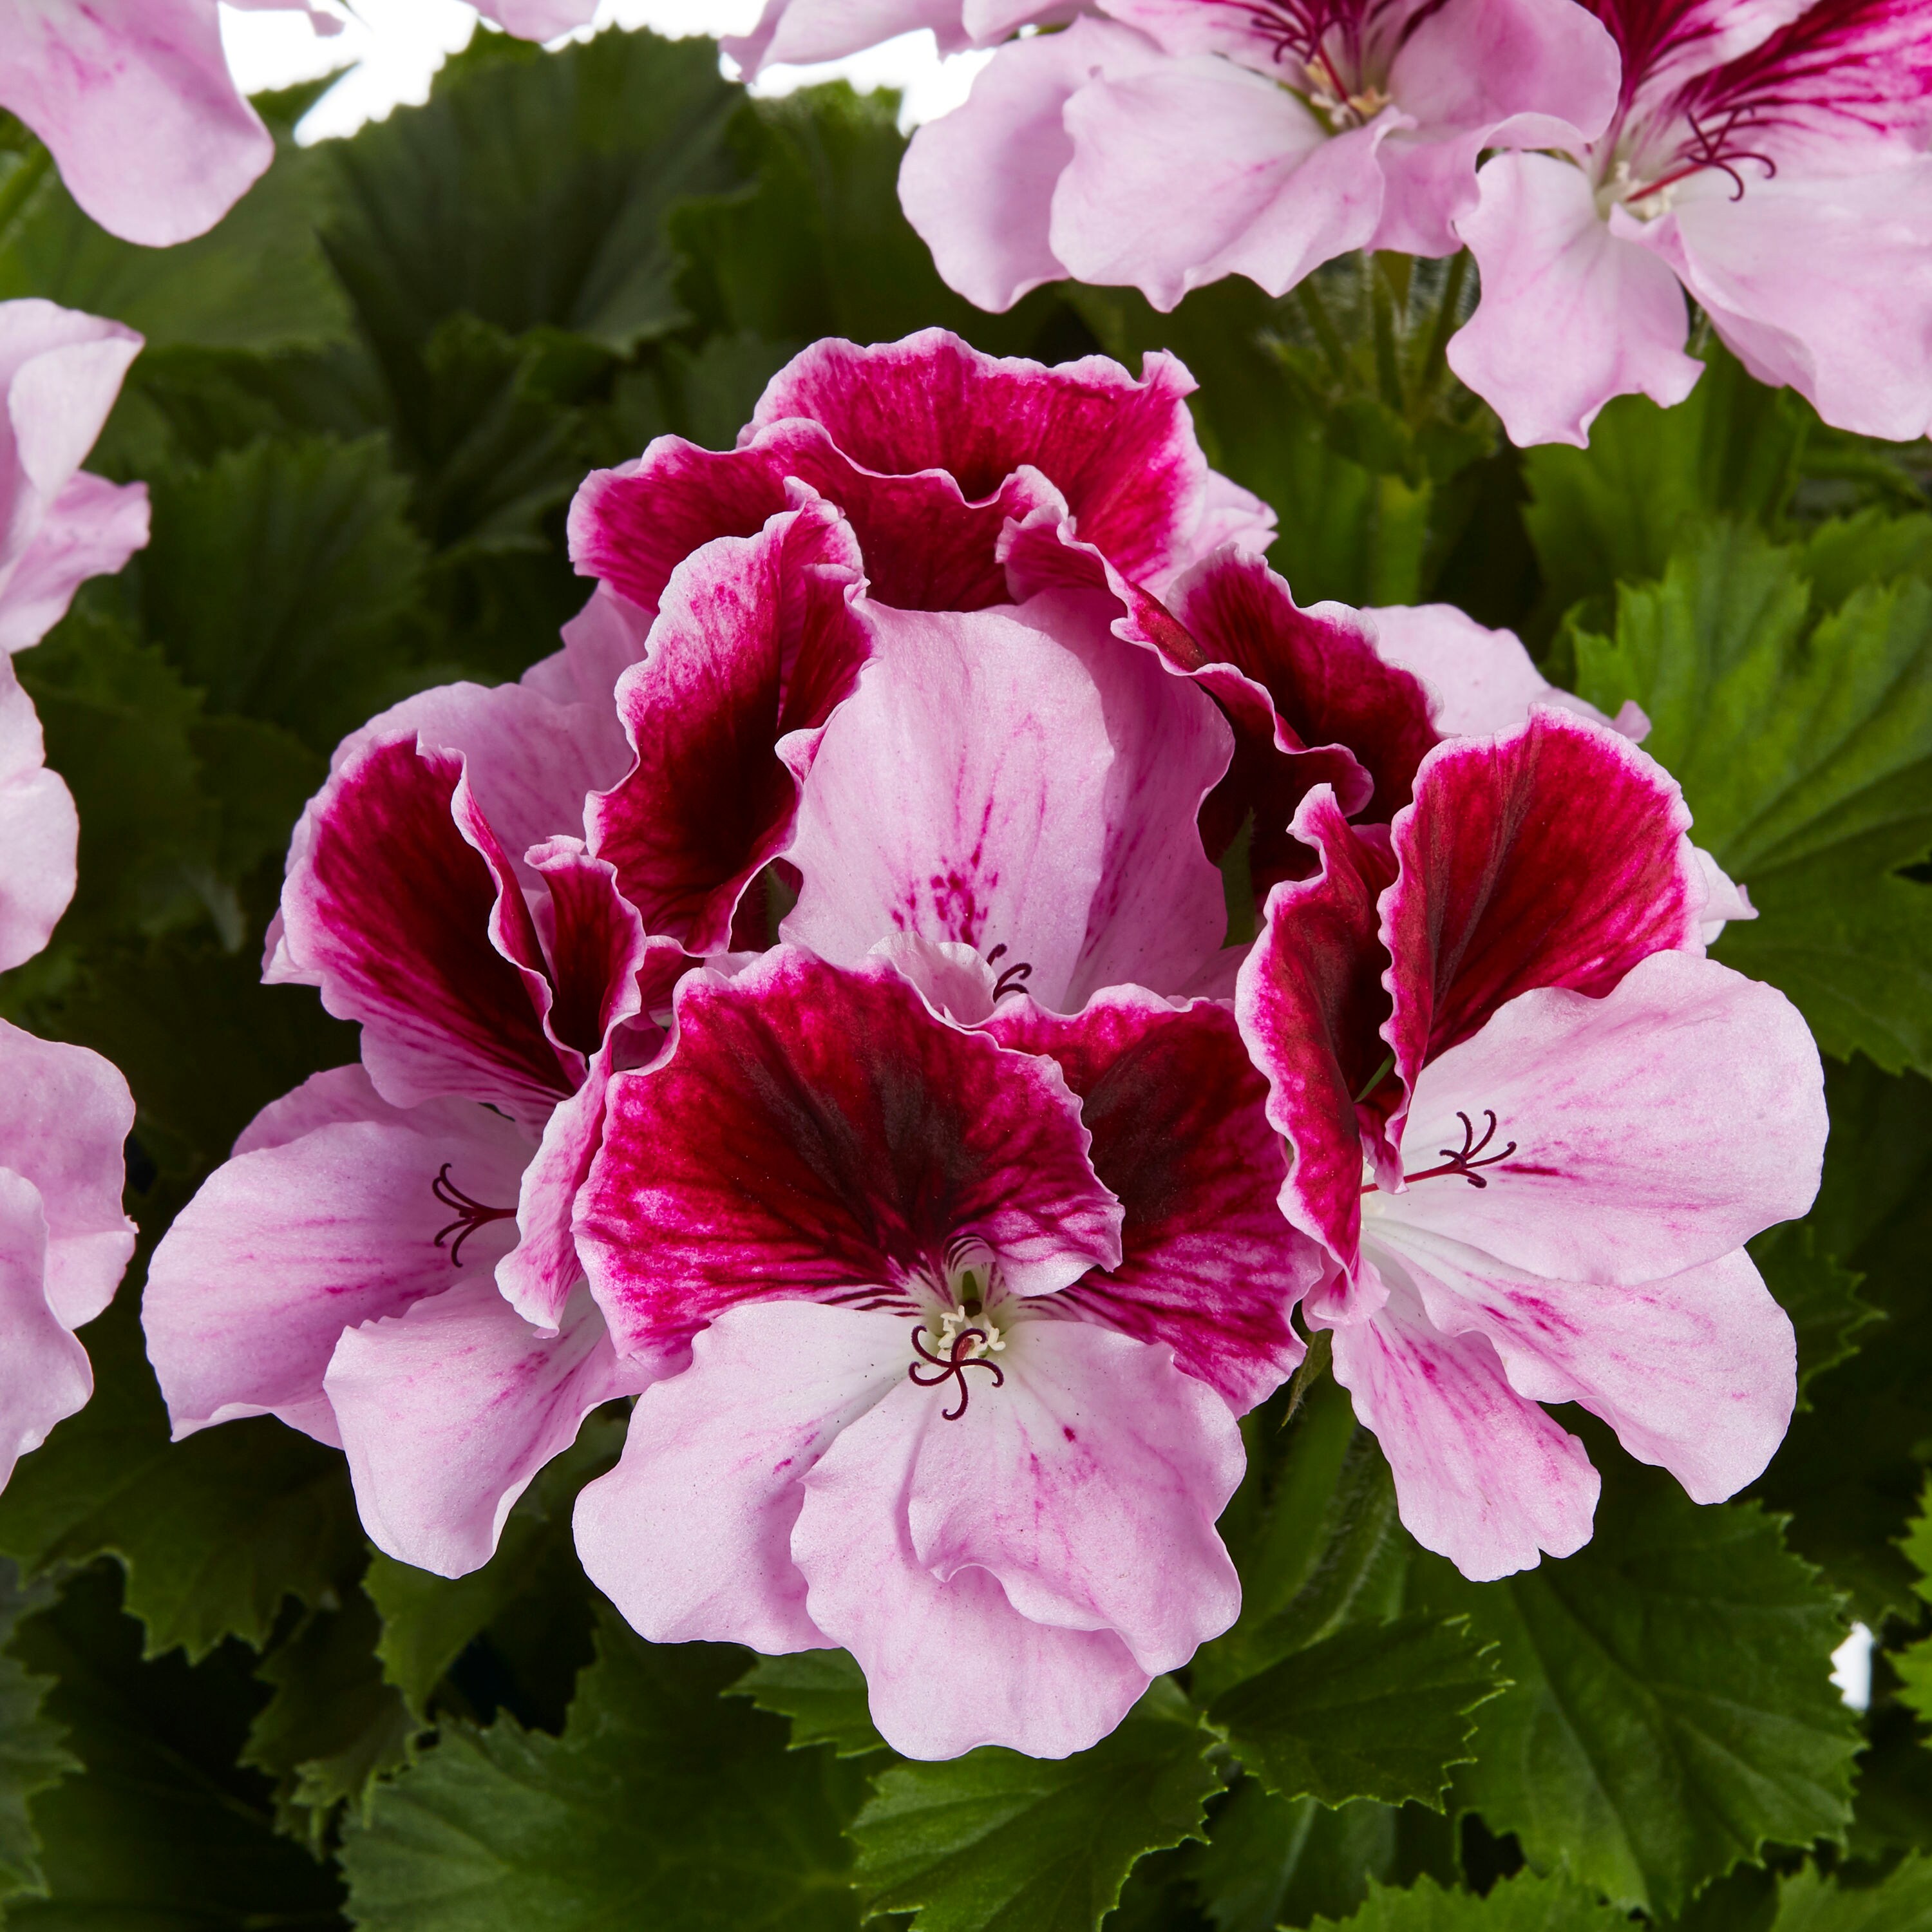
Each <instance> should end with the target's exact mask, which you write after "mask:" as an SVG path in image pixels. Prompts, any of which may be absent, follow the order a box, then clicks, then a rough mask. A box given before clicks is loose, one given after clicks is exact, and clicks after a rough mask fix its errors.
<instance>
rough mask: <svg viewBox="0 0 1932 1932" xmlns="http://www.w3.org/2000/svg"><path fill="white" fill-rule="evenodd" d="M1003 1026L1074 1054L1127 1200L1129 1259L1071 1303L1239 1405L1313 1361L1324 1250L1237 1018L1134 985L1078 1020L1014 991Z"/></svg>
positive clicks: (1080, 1083)
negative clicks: (1307, 1345) (1311, 1311)
mask: <svg viewBox="0 0 1932 1932" xmlns="http://www.w3.org/2000/svg"><path fill="white" fill-rule="evenodd" d="M988 1030H989V1031H990V1032H991V1033H992V1035H993V1037H995V1039H996V1040H999V1041H1000V1042H1001V1044H1002V1045H1003V1046H1010V1047H1013V1048H1014V1049H1017V1050H1019V1051H1020V1052H1027V1053H1043V1054H1046V1055H1049V1056H1050V1057H1051V1058H1052V1059H1053V1060H1054V1061H1055V1062H1056V1063H1057V1064H1058V1066H1059V1067H1060V1070H1061V1072H1062V1073H1064V1074H1065V1075H1066V1076H1067V1085H1069V1086H1070V1087H1071V1088H1073V1091H1074V1092H1075V1093H1076V1094H1078V1095H1079V1097H1080V1109H1081V1119H1082V1121H1083V1122H1084V1123H1085V1125H1086V1127H1087V1130H1088V1133H1091V1135H1092V1136H1093V1137H1094V1143H1093V1147H1092V1149H1091V1159H1092V1160H1093V1163H1094V1172H1095V1173H1096V1174H1097V1175H1099V1176H1100V1180H1101V1181H1102V1182H1103V1184H1104V1185H1105V1186H1106V1187H1109V1188H1110V1189H1112V1191H1113V1192H1114V1193H1115V1194H1117V1195H1118V1196H1119V1197H1120V1200H1121V1208H1122V1209H1123V1210H1124V1214H1125V1217H1126V1218H1125V1219H1124V1221H1123V1222H1122V1223H1121V1264H1120V1265H1119V1266H1118V1268H1111V1269H1097V1270H1095V1271H1094V1272H1093V1273H1092V1274H1088V1275H1087V1276H1085V1277H1083V1278H1082V1280H1080V1281H1079V1283H1076V1285H1075V1286H1073V1287H1072V1288H1070V1289H1066V1290H1064V1291H1063V1292H1062V1293H1061V1295H1059V1296H1058V1297H1056V1298H1055V1300H1056V1302H1057V1303H1059V1302H1064V1303H1065V1304H1067V1305H1068V1306H1069V1307H1071V1308H1073V1309H1076V1310H1078V1311H1079V1314H1080V1315H1081V1316H1082V1317H1084V1318H1086V1319H1094V1320H1098V1321H1100V1322H1105V1323H1106V1324H1107V1325H1109V1327H1111V1328H1118V1330H1120V1331H1121V1333H1122V1334H1126V1335H1130V1336H1133V1337H1135V1338H1136V1340H1139V1341H1142V1342H1154V1343H1166V1345H1167V1346H1169V1347H1170V1348H1171V1349H1172V1350H1173V1351H1174V1356H1175V1361H1176V1363H1177V1364H1178V1365H1179V1366H1180V1367H1181V1368H1182V1369H1184V1370H1186V1371H1187V1373H1188V1374H1190V1375H1191V1376H1198V1377H1199V1379H1201V1380H1202V1381H1203V1382H1207V1383H1208V1384H1209V1385H1211V1386H1212V1387H1213V1388H1216V1389H1217V1390H1219V1391H1220V1394H1222V1396H1223V1398H1224V1399H1225V1400H1226V1401H1227V1403H1229V1406H1230V1407H1231V1408H1232V1409H1234V1411H1235V1413H1236V1414H1237V1415H1239V1414H1241V1413H1243V1412H1245V1411H1246V1410H1247V1409H1251V1408H1252V1407H1253V1406H1254V1405H1255V1404H1256V1403H1258V1402H1260V1401H1262V1400H1264V1399H1265V1397H1267V1396H1268V1395H1269V1394H1271V1393H1272V1392H1273V1391H1274V1389H1276V1388H1278V1387H1279V1386H1280V1384H1281V1383H1282V1382H1283V1381H1284V1380H1286V1378H1287V1377H1288V1376H1289V1375H1290V1374H1291V1373H1292V1372H1293V1371H1294V1370H1295V1367H1296V1365H1297V1364H1298V1363H1299V1362H1300V1361H1301V1358H1302V1353H1303V1350H1302V1346H1301V1340H1300V1338H1299V1337H1298V1336H1297V1335H1296V1334H1295V1330H1294V1328H1293V1326H1292V1324H1291V1323H1290V1322H1289V1309H1290V1308H1291V1307H1292V1305H1293V1304H1294V1303H1295V1301H1297V1300H1298V1299H1299V1298H1300V1297H1301V1294H1302V1292H1303V1291H1304V1290H1305V1289H1307V1288H1310V1287H1311V1286H1313V1283H1314V1281H1315V1280H1316V1277H1317V1276H1318V1275H1319V1274H1320V1272H1321V1270H1322V1258H1321V1256H1320V1254H1319V1251H1318V1250H1316V1248H1315V1247H1313V1245H1312V1244H1310V1243H1309V1242H1308V1241H1307V1240H1305V1239H1304V1237H1302V1236H1301V1235H1299V1234H1298V1233H1297V1232H1295V1230H1293V1229H1291V1228H1290V1227H1289V1226H1288V1225H1287V1223H1286V1222H1285V1221H1284V1220H1283V1218H1282V1216H1281V1213H1280V1208H1279V1207H1278V1206H1277V1196H1278V1195H1279V1194H1280V1191H1281V1188H1282V1185H1283V1178H1284V1172H1285V1163H1284V1162H1283V1156H1282V1148H1281V1143H1280V1141H1279V1140H1278V1139H1277V1138H1276V1136H1275V1133H1274V1130H1273V1129H1272V1128H1271V1127H1270V1126H1269V1124H1268V1117H1267V1113H1266V1111H1265V1108H1266V1103H1267V1100H1268V1088H1267V1085H1266V1083H1265V1082H1264V1080H1263V1079H1262V1077H1261V1076H1260V1075H1259V1073H1256V1070H1255V1069H1254V1068H1253V1066H1252V1065H1251V1064H1250V1061H1249V1060H1248V1057H1247V1052H1246V1049H1244V1047H1243V1046H1242V1043H1241V1034H1240V1032H1239V1031H1238V1029H1237V1028H1236V1026H1235V1020H1234V1016H1233V1015H1232V1013H1229V1012H1227V1011H1226V1009H1224V1008H1222V1007H1214V1006H1208V1005H1205V1004H1202V1005H1198V1006H1193V1007H1186V1008H1182V1009H1178V1010H1177V1009H1176V1008H1175V1007H1172V1006H1170V1005H1169V1004H1168V1003H1167V1002H1166V1001H1164V1000H1159V999H1156V998H1154V996H1153V995H1151V994H1147V993H1144V992H1141V991H1140V990H1139V989H1136V988H1120V989H1115V991H1112V992H1107V993H1103V994H1100V995H1097V997H1096V998H1094V1000H1093V1001H1091V1003H1090V1004H1088V1006H1087V1007H1086V1008H1085V1010H1083V1011H1082V1012H1081V1013H1079V1014H1077V1015H1076V1016H1074V1017H1073V1018H1072V1019H1060V1018H1058V1017H1056V1016H1054V1015H1052V1014H1051V1013H1046V1012H1043V1011H1042V1010H1041V1009H1040V1008H1039V1007H1037V1006H1035V1005H1034V1004H1033V1002H1032V1001H1030V1000H1029V1001H1010V1002H1008V1003H1007V1005H1006V1006H1005V1007H1003V1008H1002V1009H1001V1011H1000V1013H998V1015H997V1016H995V1018H994V1019H993V1020H992V1022H990V1024H989V1028H988ZM1358 1166H1359V1163H1358Z"/></svg>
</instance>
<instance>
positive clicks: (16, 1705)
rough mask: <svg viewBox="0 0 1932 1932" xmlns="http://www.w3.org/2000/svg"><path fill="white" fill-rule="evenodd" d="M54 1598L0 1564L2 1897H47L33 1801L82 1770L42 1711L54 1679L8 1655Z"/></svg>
mask: <svg viewBox="0 0 1932 1932" xmlns="http://www.w3.org/2000/svg"><path fill="white" fill-rule="evenodd" d="M52 1601H53V1592H52V1590H51V1589H49V1588H48V1587H47V1586H46V1585H45V1584H38V1585H34V1584H29V1585H28V1586H26V1588H24V1589H23V1587H22V1586H21V1583H20V1576H19V1573H18V1572H17V1571H16V1570H15V1569H14V1568H13V1565H11V1564H10V1563H0V1899H7V1898H11V1897H13V1896H15V1894H17V1893H20V1892H33V1893H36V1894H42V1895H44V1894H45V1892H46V1873H44V1872H43V1870H41V1868H40V1839H39V1838H38V1836H37V1835H36V1833H35V1832H34V1827H33V1823H32V1820H31V1818H30V1817H29V1816H28V1800H29V1799H31V1798H32V1797H33V1796H34V1795H35V1793H38V1792H42V1791H46V1790H49V1789H51V1788H52V1787H53V1786H55V1785H56V1784H58V1783H59V1782H60V1781H61V1780H62V1778H65V1776H66V1775H68V1773H69V1772H74V1771H78V1770H79V1769H80V1760H78V1759H77V1758H76V1757H74V1754H72V1753H71V1751H68V1750H67V1749H66V1748H65V1743H64V1739H65V1736H66V1733H65V1732H64V1731H63V1730H62V1728H61V1727H60V1726H59V1725H58V1724H55V1722H54V1721H52V1719H51V1718H48V1717H47V1716H46V1715H45V1714H44V1713H43V1710H42V1708H41V1707H42V1706H43V1703H45V1701H46V1694H47V1692H48V1691H49V1688H51V1680H50V1679H47V1678H45V1677H37V1676H34V1673H32V1672H31V1671H30V1670H27V1669H26V1668H25V1667H23V1665H21V1664H19V1663H17V1661H15V1660H14V1659H13V1657H11V1656H10V1655H7V1647H8V1646H10V1645H11V1644H12V1643H13V1633H14V1631H16V1629H17V1628H18V1627H19V1625H20V1620H21V1619H22V1618H23V1617H26V1616H32V1615H33V1614H34V1612H35V1611H37V1610H44V1609H45V1608H46V1607H47V1605H48V1604H49V1603H51V1602H52Z"/></svg>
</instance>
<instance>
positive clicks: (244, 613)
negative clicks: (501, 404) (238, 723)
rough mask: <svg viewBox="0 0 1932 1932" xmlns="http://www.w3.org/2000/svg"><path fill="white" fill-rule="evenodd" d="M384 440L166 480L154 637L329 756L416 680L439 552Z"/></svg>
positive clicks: (199, 673)
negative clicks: (411, 664) (422, 618)
mask: <svg viewBox="0 0 1932 1932" xmlns="http://www.w3.org/2000/svg"><path fill="white" fill-rule="evenodd" d="M408 496H409V486H408V484H407V483H406V482H405V481H404V479H403V478H401V477H400V476H398V475H396V473H395V471H394V470H393V469H392V468H391V467H390V465H389V455H388V452H387V447H386V444H385V443H383V440H382V439H380V437H369V438H367V439H365V440H363V441H362V442H360V443H348V444H341V443H335V442H333V441H332V440H329V439H327V438H324V437H305V438H302V439H299V440H289V441H271V442H262V443H256V444H254V445H253V446H251V447H250V448H248V449H244V450H238V451H234V452H230V453H229V454H227V455H223V456H221V457H220V458H217V459H216V460H215V461H214V463H211V465H209V466H208V468H206V469H202V470H199V471H191V472H184V473H181V474H178V475H169V476H167V477H165V478H160V479H159V480H158V481H157V482H156V484H154V542H153V544H152V546H151V548H150V550H148V553H147V554H146V555H145V556H144V558H143V559H142V569H141V585H142V608H143V613H144V617H145V627H146V630H147V633H148V636H149V637H151V638H153V639H154V640H156V641H157V643H159V644H160V646H162V648H163V649H164V650H165V651H166V653H167V655H168V658H169V660H170V661H171V662H172V663H173V664H175V666H177V667H178V668H179V670H181V673H182V674H183V676H185V677H186V678H187V679H188V680H189V682H190V683H192V684H193V685H196V686H197V687H199V688H200V689H201V690H202V691H205V693H206V694H207V701H208V708H209V709H211V711H214V712H239V713H241V714H242V715H244V716H247V717H251V718H260V719H265V720H266V721H269V722H270V723H272V724H280V725H282V726H284V727H285V728H287V730H290V731H293V733H296V735H297V736H299V737H300V738H301V739H303V740H304V741H305V742H306V743H308V744H309V745H311V746H313V747H314V749H315V750H316V751H320V752H323V753H324V754H326V753H327V752H328V751H330V750H331V749H332V748H333V747H334V745H335V742H336V740H337V739H338V738H339V737H341V736H342V735H343V734H344V733H345V732H347V731H349V730H353V728H354V727H356V725H358V724H361V723H362V721H363V720H364V719H365V718H367V717H368V716H369V715H370V714H371V712H374V711H376V710H379V709H381V708H382V707H383V706H385V705H386V704H389V703H393V702H394V701H395V700H396V699H397V698H398V697H401V696H402V695H403V694H404V693H405V692H406V691H407V690H409V689H410V688H413V681H412V680H411V679H410V677H409V676H408V674H407V668H406V667H407V663H408V660H409V657H410V651H409V649H408V648H407V646H408V643H409V641H410V640H409V639H408V637H407V634H406V626H407V622H408V620H409V619H410V616H411V614H412V613H413V611H414V610H416V606H417V604H418V603H419V599H420V598H421V596H422V590H423V571H424V569H425V564H426V562H427V553H426V550H425V545H424V543H423V541H422V538H421V537H419V535H417V534H416V532H415V531H414V530H413V529H412V528H411V527H410V524H409V522H408V520H407V517H406V515H405V507H406V505H407V501H408Z"/></svg>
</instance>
